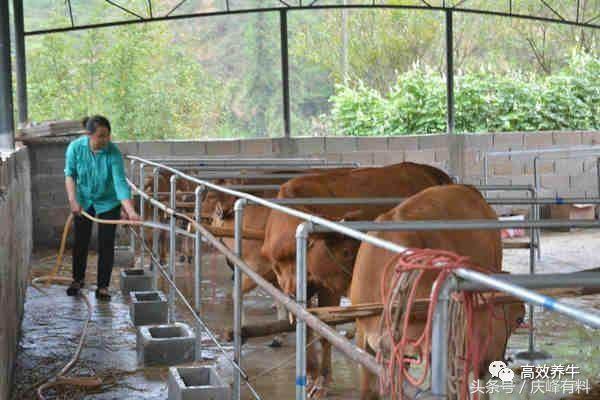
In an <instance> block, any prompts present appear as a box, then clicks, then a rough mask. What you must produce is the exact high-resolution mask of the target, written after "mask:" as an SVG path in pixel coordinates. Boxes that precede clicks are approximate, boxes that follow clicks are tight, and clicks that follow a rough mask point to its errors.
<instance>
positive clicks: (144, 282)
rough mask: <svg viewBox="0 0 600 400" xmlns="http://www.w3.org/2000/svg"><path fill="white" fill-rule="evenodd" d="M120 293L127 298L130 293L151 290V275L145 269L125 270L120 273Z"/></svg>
mask: <svg viewBox="0 0 600 400" xmlns="http://www.w3.org/2000/svg"><path fill="white" fill-rule="evenodd" d="M119 284H120V286H121V293H122V294H123V296H129V293H130V292H147V291H150V290H152V289H153V288H152V274H151V273H150V272H149V271H147V270H145V269H125V270H122V271H121V276H120V282H119Z"/></svg>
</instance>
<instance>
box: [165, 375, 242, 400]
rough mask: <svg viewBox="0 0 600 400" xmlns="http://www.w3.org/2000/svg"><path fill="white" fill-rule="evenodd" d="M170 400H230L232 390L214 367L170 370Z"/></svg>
mask: <svg viewBox="0 0 600 400" xmlns="http://www.w3.org/2000/svg"><path fill="white" fill-rule="evenodd" d="M167 386H168V388H169V397H168V399H169V400H229V399H230V398H231V389H230V388H229V386H228V385H226V384H225V383H224V382H223V379H221V376H220V375H219V374H218V372H217V371H216V369H215V368H214V367H171V368H169V380H168V383H167Z"/></svg>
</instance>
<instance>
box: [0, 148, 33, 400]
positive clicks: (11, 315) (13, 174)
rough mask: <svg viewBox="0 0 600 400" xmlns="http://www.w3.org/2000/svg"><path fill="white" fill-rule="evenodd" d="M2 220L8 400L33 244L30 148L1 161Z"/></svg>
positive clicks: (3, 378) (2, 392)
mask: <svg viewBox="0 0 600 400" xmlns="http://www.w3.org/2000/svg"><path fill="white" fill-rule="evenodd" d="M0 221H1V222H0V223H1V227H0V310H2V318H1V319H2V322H1V323H0V399H8V398H9V393H10V385H11V381H12V377H13V373H14V368H15V365H14V362H15V355H16V352H17V343H18V340H19V331H20V326H21V319H22V317H23V303H24V301H25V291H26V289H27V278H28V276H29V261H30V257H31V251H32V243H33V242H32V219H31V181H30V168H29V155H28V150H27V148H21V149H19V150H17V151H16V152H15V153H12V154H10V155H9V156H8V158H7V159H6V160H3V161H2V160H0Z"/></svg>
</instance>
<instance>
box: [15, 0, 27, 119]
mask: <svg viewBox="0 0 600 400" xmlns="http://www.w3.org/2000/svg"><path fill="white" fill-rule="evenodd" d="M13 12H14V21H15V50H16V56H17V60H16V61H17V62H16V68H17V71H16V72H17V103H18V105H19V106H18V108H19V125H24V124H25V123H26V122H27V114H28V108H27V59H26V56H25V28H24V23H23V0H13Z"/></svg>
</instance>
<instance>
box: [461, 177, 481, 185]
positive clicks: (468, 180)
mask: <svg viewBox="0 0 600 400" xmlns="http://www.w3.org/2000/svg"><path fill="white" fill-rule="evenodd" d="M482 182H483V178H482V177H481V175H466V176H463V177H462V179H461V183H463V184H465V185H480V184H481V183H482Z"/></svg>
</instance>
